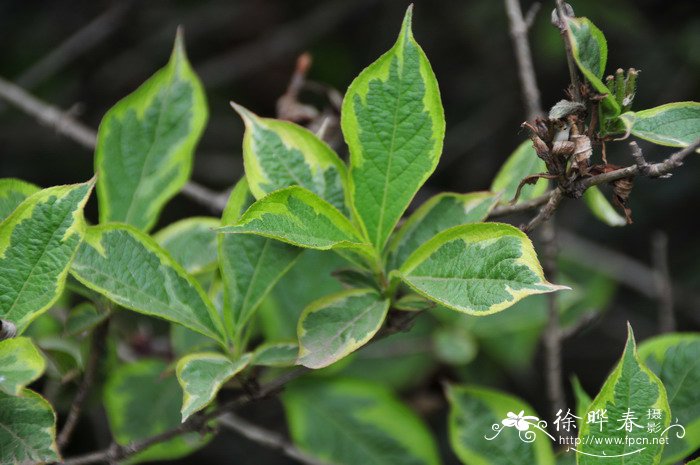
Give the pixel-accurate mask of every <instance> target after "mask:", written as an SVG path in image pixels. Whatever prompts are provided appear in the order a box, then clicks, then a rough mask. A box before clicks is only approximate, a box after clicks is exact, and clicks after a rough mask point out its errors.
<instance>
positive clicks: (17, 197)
mask: <svg viewBox="0 0 700 465" xmlns="http://www.w3.org/2000/svg"><path fill="white" fill-rule="evenodd" d="M38 191H39V188H38V187H37V186H35V185H34V184H30V183H28V182H25V181H22V180H20V179H12V178H5V179H0V222H2V220H4V219H5V218H7V217H8V216H10V213H12V212H13V211H14V210H15V208H17V207H18V206H19V204H20V203H22V202H23V201H24V199H26V198H27V197H29V196H30V195H32V194H35V193H36V192H38Z"/></svg>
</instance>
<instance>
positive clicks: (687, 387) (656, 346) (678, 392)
mask: <svg viewBox="0 0 700 465" xmlns="http://www.w3.org/2000/svg"><path fill="white" fill-rule="evenodd" d="M639 358H640V359H641V360H642V361H643V362H644V363H645V364H646V365H647V366H648V367H649V369H650V370H651V371H653V372H654V374H656V375H657V376H658V377H659V379H660V380H661V382H662V383H663V385H664V387H665V388H666V391H667V393H668V403H669V407H670V408H671V416H672V418H673V420H674V421H675V420H678V423H679V424H681V425H683V427H684V428H685V436H684V437H678V433H679V432H680V431H679V430H678V428H677V427H675V428H673V429H671V430H669V439H670V441H669V443H668V444H667V445H666V447H665V448H664V454H663V458H662V460H661V463H662V464H664V465H671V464H674V463H678V462H679V461H680V460H682V459H684V458H685V457H687V456H689V455H691V454H692V453H693V452H694V451H696V450H697V449H698V447H700V389H698V385H700V334H698V333H672V334H667V335H663V336H657V337H654V338H652V339H648V340H646V341H644V342H643V343H642V344H640V345H639Z"/></svg>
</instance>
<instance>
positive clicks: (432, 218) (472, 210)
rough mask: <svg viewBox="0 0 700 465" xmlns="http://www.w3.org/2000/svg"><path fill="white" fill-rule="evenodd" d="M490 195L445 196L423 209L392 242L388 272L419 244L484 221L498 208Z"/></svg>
mask: <svg viewBox="0 0 700 465" xmlns="http://www.w3.org/2000/svg"><path fill="white" fill-rule="evenodd" d="M496 201H498V195H497V194H492V193H491V192H472V193H470V194H453V193H449V192H448V193H443V194H438V195H436V196H434V197H431V198H430V199H429V200H428V201H426V202H425V203H424V204H423V205H421V206H420V208H418V209H417V210H416V211H415V212H414V213H413V214H412V215H411V216H410V217H409V218H408V220H406V223H404V225H403V226H402V227H401V229H399V231H398V232H397V233H396V235H395V236H394V237H393V238H392V239H391V242H389V246H388V248H387V250H388V253H389V258H388V262H389V269H394V268H398V267H399V266H401V264H402V263H403V262H404V261H405V260H406V258H408V256H409V255H411V253H412V252H413V251H414V250H416V249H417V248H418V246H419V245H421V244H423V243H424V242H426V241H427V240H428V239H430V238H432V237H433V236H435V235H436V234H437V233H439V232H442V231H444V230H445V229H449V228H451V227H453V226H458V225H460V224H467V223H478V222H480V221H484V220H485V219H486V217H487V216H488V215H489V213H490V212H491V209H492V208H493V207H494V206H495V205H496Z"/></svg>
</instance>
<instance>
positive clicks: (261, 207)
mask: <svg viewBox="0 0 700 465" xmlns="http://www.w3.org/2000/svg"><path fill="white" fill-rule="evenodd" d="M218 231H219V232H221V233H237V234H241V233H242V234H257V235H259V236H263V237H269V238H272V239H276V240H278V241H282V242H286V243H288V244H292V245H296V246H298V247H305V248H308V249H317V250H331V249H346V250H353V251H356V252H358V253H362V254H364V255H365V256H367V257H373V256H374V255H373V254H374V252H373V250H372V246H371V245H370V244H367V243H366V242H364V239H363V238H362V235H361V234H360V232H359V231H357V229H355V227H354V226H353V225H352V223H350V220H348V219H347V218H346V217H344V216H343V214H342V213H340V212H339V211H338V209H337V208H335V207H334V206H333V205H331V204H329V203H328V202H326V201H325V200H323V199H322V198H320V197H319V196H317V195H316V194H314V193H312V192H310V191H308V190H306V189H304V188H303V187H299V186H292V187H287V188H285V189H280V190H278V191H275V192H272V193H271V194H268V195H266V196H265V197H263V198H262V199H260V200H258V201H257V202H255V203H254V204H253V205H251V206H250V208H248V210H246V212H245V213H244V214H243V215H242V216H241V218H240V219H239V220H238V222H237V223H236V224H234V225H231V226H224V227H222V228H220V229H219V230H218Z"/></svg>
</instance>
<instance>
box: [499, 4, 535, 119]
mask: <svg viewBox="0 0 700 465" xmlns="http://www.w3.org/2000/svg"><path fill="white" fill-rule="evenodd" d="M505 5H506V12H507V13H508V22H509V24H510V35H511V38H512V39H513V47H514V48H515V57H516V60H517V63H518V76H519V77H520V84H521V86H522V91H523V99H524V101H525V109H526V114H527V119H528V120H533V119H535V118H537V117H539V116H542V114H543V113H542V105H541V103H540V90H539V88H538V87H537V80H536V76H535V70H534V66H533V64H532V53H531V52H530V43H529V41H528V39H527V31H528V26H527V22H526V20H525V19H524V18H523V12H522V10H521V9H520V0H505Z"/></svg>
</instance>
